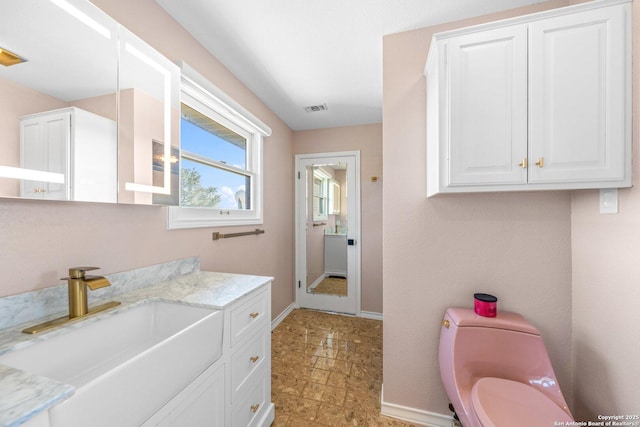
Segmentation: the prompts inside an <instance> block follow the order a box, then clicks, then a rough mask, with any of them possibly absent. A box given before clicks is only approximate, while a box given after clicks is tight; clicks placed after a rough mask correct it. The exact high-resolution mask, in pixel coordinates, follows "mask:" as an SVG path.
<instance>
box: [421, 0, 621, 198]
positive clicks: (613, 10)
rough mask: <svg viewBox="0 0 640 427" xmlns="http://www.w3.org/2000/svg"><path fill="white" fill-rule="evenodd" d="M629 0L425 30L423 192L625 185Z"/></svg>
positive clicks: (554, 188)
mask: <svg viewBox="0 0 640 427" xmlns="http://www.w3.org/2000/svg"><path fill="white" fill-rule="evenodd" d="M630 4H631V3H630V2H629V1H628V0H602V1H594V2H589V3H584V4H579V5H576V6H571V7H566V8H561V9H555V10H550V11H547V12H541V13H537V14H534V15H529V16H524V17H518V18H513V19H510V20H505V21H500V22H495V23H489V24H483V25H480V26H476V27H470V28H464V29H460V30H454V31H449V32H445V33H440V34H436V35H435V36H434V38H433V40H432V43H431V49H430V51H429V57H428V59H427V64H426V67H425V74H426V78H427V80H426V82H427V195H428V196H432V195H434V194H437V193H447V192H473V191H520V190H544V189H550V190H556V189H576V188H612V187H628V186H630V185H631V90H630V88H631V83H630V82H631V80H630V76H631V31H630V30H631V23H630V13H631V7H630Z"/></svg>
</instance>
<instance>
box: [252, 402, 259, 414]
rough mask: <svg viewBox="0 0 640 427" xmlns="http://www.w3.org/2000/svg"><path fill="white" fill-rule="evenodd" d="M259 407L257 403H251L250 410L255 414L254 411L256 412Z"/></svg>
mask: <svg viewBox="0 0 640 427" xmlns="http://www.w3.org/2000/svg"><path fill="white" fill-rule="evenodd" d="M259 407H260V404H259V403H256V404H255V405H251V412H253V413H254V414H255V413H256V412H258V408H259Z"/></svg>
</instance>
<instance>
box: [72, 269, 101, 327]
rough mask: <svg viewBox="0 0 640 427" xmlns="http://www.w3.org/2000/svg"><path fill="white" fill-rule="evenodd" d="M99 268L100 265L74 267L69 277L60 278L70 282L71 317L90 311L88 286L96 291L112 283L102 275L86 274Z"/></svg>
mask: <svg viewBox="0 0 640 427" xmlns="http://www.w3.org/2000/svg"><path fill="white" fill-rule="evenodd" d="M99 268H100V267H73V268H70V269H69V277H63V278H62V279H60V280H66V281H67V282H68V283H69V318H70V319H73V318H75V317H80V316H84V315H86V314H87V313H89V305H88V303H87V288H89V289H91V290H92V291H95V290H96V289H100V288H104V287H107V286H111V283H110V282H109V281H108V280H107V279H106V278H104V277H102V276H87V275H86V274H85V273H86V272H87V271H91V270H98V269H99Z"/></svg>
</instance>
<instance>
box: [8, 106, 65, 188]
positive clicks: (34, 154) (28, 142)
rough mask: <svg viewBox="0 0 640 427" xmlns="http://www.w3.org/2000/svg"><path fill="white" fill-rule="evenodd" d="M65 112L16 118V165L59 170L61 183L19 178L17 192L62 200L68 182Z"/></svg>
mask: <svg viewBox="0 0 640 427" xmlns="http://www.w3.org/2000/svg"><path fill="white" fill-rule="evenodd" d="M69 123H70V122H69V113H55V114H48V115H43V116H41V117H34V118H29V119H25V120H22V121H21V122H20V139H21V140H20V144H21V148H20V150H21V153H20V167H22V168H25V169H29V170H34V171H42V172H53V173H58V174H62V175H63V176H64V180H65V182H64V183H62V184H59V183H53V182H43V181H35V180H22V182H21V196H22V197H30V198H31V197H33V198H44V199H50V200H66V199H67V197H68V195H67V189H68V186H69V183H68V180H69V162H68V159H69V152H68V150H69V138H70V134H69V133H70V132H69Z"/></svg>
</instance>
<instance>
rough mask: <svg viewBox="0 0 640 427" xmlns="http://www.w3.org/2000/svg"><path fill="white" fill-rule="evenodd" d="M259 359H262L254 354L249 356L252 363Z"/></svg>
mask: <svg viewBox="0 0 640 427" xmlns="http://www.w3.org/2000/svg"><path fill="white" fill-rule="evenodd" d="M258 359H260V356H252V357H250V358H249V360H251V363H256V362H257V361H258Z"/></svg>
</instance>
